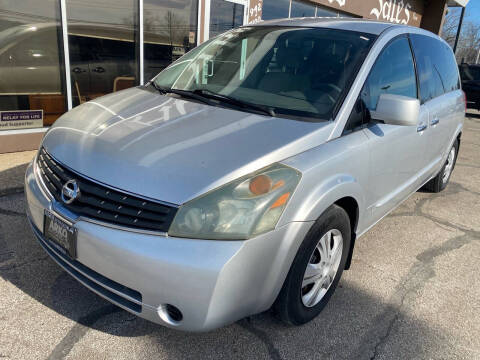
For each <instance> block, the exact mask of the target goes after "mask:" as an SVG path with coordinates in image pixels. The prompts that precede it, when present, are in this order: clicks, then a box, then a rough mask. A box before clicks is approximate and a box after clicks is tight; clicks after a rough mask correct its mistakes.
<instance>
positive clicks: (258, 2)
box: [248, 0, 263, 24]
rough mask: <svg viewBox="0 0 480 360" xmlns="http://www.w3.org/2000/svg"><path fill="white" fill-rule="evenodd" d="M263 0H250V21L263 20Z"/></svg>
mask: <svg viewBox="0 0 480 360" xmlns="http://www.w3.org/2000/svg"><path fill="white" fill-rule="evenodd" d="M262 10H263V0H250V5H249V8H248V23H249V24H256V23H258V22H260V21H261V20H262Z"/></svg>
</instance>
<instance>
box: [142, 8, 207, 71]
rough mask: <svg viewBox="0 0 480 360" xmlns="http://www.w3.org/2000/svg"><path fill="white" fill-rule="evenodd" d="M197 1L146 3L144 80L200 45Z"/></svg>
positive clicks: (144, 15) (144, 14) (144, 13)
mask: <svg viewBox="0 0 480 360" xmlns="http://www.w3.org/2000/svg"><path fill="white" fill-rule="evenodd" d="M197 3H198V1H197V0H175V1H171V0H144V11H143V17H144V25H143V26H144V54H145V55H144V58H145V65H144V66H145V71H144V74H145V80H150V79H151V78H153V77H154V76H155V75H157V74H158V73H159V72H160V71H162V70H163V69H165V68H166V67H167V66H168V65H169V64H170V63H171V62H172V61H175V60H176V59H178V58H179V57H180V56H182V55H184V54H185V53H187V52H188V51H190V50H191V49H193V48H194V47H195V46H196V44H197V22H198V20H197V11H198V10H197V8H198V5H197Z"/></svg>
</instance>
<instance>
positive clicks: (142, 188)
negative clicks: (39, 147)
mask: <svg viewBox="0 0 480 360" xmlns="http://www.w3.org/2000/svg"><path fill="white" fill-rule="evenodd" d="M332 125H333V123H332V122H319V123H310V122H303V121H296V120H290V119H284V118H275V117H269V116H262V115H256V114H251V113H246V112H242V111H236V110H231V109H225V108H221V107H214V106H209V105H204V104H199V103H196V102H191V101H184V100H180V99H177V98H173V97H167V96H162V95H160V94H159V93H157V92H152V91H150V90H147V89H145V88H133V89H128V90H124V91H120V92H117V93H114V94H110V95H108V96H105V97H102V98H99V99H95V100H94V101H91V102H88V103H85V104H83V105H81V106H78V107H76V108H74V109H73V110H71V111H70V112H68V113H66V114H65V115H63V116H62V117H61V118H60V119H59V120H58V121H56V122H55V124H54V125H53V126H52V128H51V129H50V130H49V131H48V132H47V134H46V135H45V138H44V140H43V146H44V147H45V149H46V150H47V151H48V152H49V153H50V154H51V155H52V156H53V157H54V158H56V159H57V160H58V161H60V162H61V163H63V164H64V165H66V166H68V167H70V168H71V169H73V170H75V171H77V172H78V173H80V174H82V175H85V176H87V177H90V178H92V179H94V180H97V181H99V182H101V183H104V184H107V185H110V186H112V187H115V188H118V189H121V190H125V191H128V192H130V193H133V194H138V195H141V196H145V197H149V198H152V199H156V200H161V201H165V202H169V203H173V204H183V203H185V202H186V201H188V200H190V199H193V198H195V197H197V196H199V195H201V194H203V193H205V192H207V191H209V190H212V189H214V188H216V187H218V186H220V185H222V184H225V183H227V182H229V181H232V180H234V179H236V178H238V177H240V176H243V175H246V174H248V173H250V172H253V171H255V170H258V169H261V168H263V167H265V166H268V165H270V164H272V163H274V162H278V161H280V160H283V159H286V158H288V157H291V156H292V155H295V154H298V153H300V152H303V151H305V150H308V149H309V148H311V147H314V146H318V145H320V144H321V143H322V142H324V141H326V140H327V138H328V136H329V134H330V133H331V130H332Z"/></svg>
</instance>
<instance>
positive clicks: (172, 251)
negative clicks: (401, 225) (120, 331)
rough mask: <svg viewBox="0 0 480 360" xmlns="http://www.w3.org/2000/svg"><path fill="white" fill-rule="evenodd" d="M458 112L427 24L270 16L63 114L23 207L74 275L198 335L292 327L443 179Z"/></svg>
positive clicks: (450, 69)
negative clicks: (359, 243) (376, 234)
mask: <svg viewBox="0 0 480 360" xmlns="http://www.w3.org/2000/svg"><path fill="white" fill-rule="evenodd" d="M464 115H465V97H464V94H463V92H462V91H461V89H460V80H459V73H458V68H457V65H456V62H455V59H454V56H453V53H452V51H451V49H450V47H449V46H448V45H447V43H445V42H444V41H443V40H441V39H440V38H439V37H438V36H436V35H434V34H432V33H430V32H427V31H424V30H421V29H418V28H413V27H408V26H402V25H391V24H387V23H380V22H373V21H365V20H352V19H330V18H325V19H318V18H317V19H309V18H304V19H296V20H278V21H266V22H262V23H260V24H257V25H255V26H245V27H241V28H237V29H234V30H232V31H229V32H227V33H224V34H222V35H220V36H218V37H215V38H214V39H211V40H210V41H208V42H206V43H204V44H203V45H201V46H198V47H197V48H195V49H193V50H192V51H190V52H189V53H187V54H186V55H184V56H183V57H181V58H180V59H178V60H177V61H176V62H174V63H173V64H171V65H170V66H169V67H168V68H166V69H165V70H164V71H162V72H161V73H160V74H158V76H156V77H155V78H154V79H153V80H151V81H150V82H149V83H148V84H146V85H145V86H139V87H136V88H132V89H128V90H123V91H120V92H117V93H114V94H111V95H108V96H105V97H102V98H98V99H95V100H93V101H90V102H87V103H85V104H83V105H81V106H78V107H76V108H74V109H73V110H71V111H70V112H68V113H66V114H65V115H63V116H62V117H61V118H60V119H59V120H58V121H57V122H55V124H54V125H53V126H52V127H51V128H50V130H49V131H48V132H47V134H46V135H45V137H44V139H43V142H42V144H41V147H40V150H39V151H38V154H37V156H36V157H35V159H34V160H33V162H32V163H31V164H30V165H29V167H28V169H27V172H26V179H25V180H26V181H25V194H26V197H27V202H28V206H27V208H28V209H27V211H28V217H29V220H30V222H31V225H32V228H33V232H34V234H35V235H36V238H37V239H38V240H39V242H40V244H41V246H42V247H43V248H44V250H45V251H46V252H47V253H48V254H49V255H50V256H51V257H52V258H53V259H54V260H55V261H56V262H57V263H58V264H59V265H60V266H61V267H63V268H64V269H65V270H66V271H67V272H68V273H70V274H71V275H72V276H73V277H74V278H76V279H77V280H78V281H80V282H81V283H82V284H84V285H85V286H87V287H88V288H90V289H91V290H92V291H94V292H96V293H97V294H99V295H100V296H102V297H104V298H106V299H108V300H109V301H111V302H112V303H114V304H116V305H118V306H119V307H121V308H123V309H125V310H127V311H130V312H132V313H134V314H136V315H138V316H141V317H143V318H145V319H148V320H150V321H153V322H156V323H159V324H162V325H164V326H168V327H173V328H177V329H182V330H189V331H206V330H210V329H214V328H217V327H220V326H223V325H226V324H229V323H231V322H234V321H236V320H238V319H241V318H243V317H246V316H249V315H252V314H256V313H259V312H262V311H265V310H268V309H270V308H272V307H273V309H274V310H275V312H276V313H277V314H278V316H279V317H280V318H281V319H282V320H284V321H285V322H287V323H290V324H295V325H300V324H303V323H306V322H308V321H310V320H312V319H313V318H315V316H317V315H318V314H319V313H320V312H321V311H322V309H323V308H324V307H325V305H326V304H327V302H328V301H329V299H330V297H331V296H332V294H333V292H334V291H335V288H336V287H337V285H338V283H339V280H340V277H341V275H342V272H343V270H345V269H348V268H349V267H350V262H351V259H352V253H353V251H354V246H355V242H356V240H357V239H358V238H359V237H360V236H362V235H363V234H364V233H365V232H366V231H367V230H368V229H369V228H371V227H372V226H373V225H374V224H375V223H377V222H378V221H379V220H380V219H382V218H383V217H384V216H386V215H387V214H388V213H389V212H391V211H392V210H393V209H394V208H395V207H397V206H398V205H399V204H400V203H401V202H402V201H404V200H405V199H406V198H407V197H408V196H409V195H411V194H412V193H414V192H415V191H417V190H418V189H419V188H421V187H424V186H425V187H427V188H428V189H430V190H431V191H433V192H439V191H441V190H443V189H444V188H445V187H446V186H447V183H448V181H449V178H450V175H451V173H452V170H453V168H454V165H455V160H456V157H457V153H458V149H459V145H460V137H461V133H462V126H463V118H464Z"/></svg>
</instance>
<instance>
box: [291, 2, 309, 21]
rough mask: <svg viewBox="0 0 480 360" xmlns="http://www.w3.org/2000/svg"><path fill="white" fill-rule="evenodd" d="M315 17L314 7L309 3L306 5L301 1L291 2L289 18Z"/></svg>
mask: <svg viewBox="0 0 480 360" xmlns="http://www.w3.org/2000/svg"><path fill="white" fill-rule="evenodd" d="M314 16H315V5H313V4H311V3H306V2H303V1H297V0H294V1H292V10H291V12H290V17H292V18H295V17H314Z"/></svg>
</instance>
